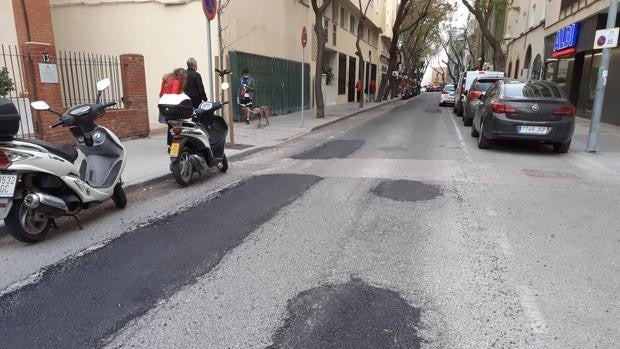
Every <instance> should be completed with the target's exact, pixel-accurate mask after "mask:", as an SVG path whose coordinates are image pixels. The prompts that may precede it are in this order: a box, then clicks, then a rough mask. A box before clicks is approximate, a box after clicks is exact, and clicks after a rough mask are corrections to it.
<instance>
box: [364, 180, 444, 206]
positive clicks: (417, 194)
mask: <svg viewBox="0 0 620 349" xmlns="http://www.w3.org/2000/svg"><path fill="white" fill-rule="evenodd" d="M372 193H373V194H375V195H377V196H380V197H383V198H388V199H392V200H396V201H412V202H416V201H428V200H432V199H434V198H436V197H438V196H439V195H441V190H440V188H439V187H438V186H435V185H430V184H426V183H422V182H417V181H410V180H385V181H382V182H381V183H379V184H378V185H377V186H376V187H374V188H373V189H372Z"/></svg>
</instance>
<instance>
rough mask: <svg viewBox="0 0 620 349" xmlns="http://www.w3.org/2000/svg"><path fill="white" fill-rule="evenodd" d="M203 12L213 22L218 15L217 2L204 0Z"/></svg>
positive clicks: (215, 0)
mask: <svg viewBox="0 0 620 349" xmlns="http://www.w3.org/2000/svg"><path fill="white" fill-rule="evenodd" d="M202 10H203V11H204V13H205V16H206V17H207V19H208V20H210V21H212V20H213V19H215V15H216V14H217V0H202Z"/></svg>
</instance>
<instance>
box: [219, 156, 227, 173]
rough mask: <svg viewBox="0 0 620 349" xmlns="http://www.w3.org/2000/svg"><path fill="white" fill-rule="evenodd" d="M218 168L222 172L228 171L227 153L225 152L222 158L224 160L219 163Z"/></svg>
mask: <svg viewBox="0 0 620 349" xmlns="http://www.w3.org/2000/svg"><path fill="white" fill-rule="evenodd" d="M217 168H218V169H219V170H220V172H223V173H226V171H228V159H227V158H226V154H224V158H223V159H222V161H221V162H220V163H219V164H217Z"/></svg>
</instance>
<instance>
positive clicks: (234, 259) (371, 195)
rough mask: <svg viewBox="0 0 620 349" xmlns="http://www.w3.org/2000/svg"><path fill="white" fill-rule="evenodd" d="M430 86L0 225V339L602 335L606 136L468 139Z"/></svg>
mask: <svg viewBox="0 0 620 349" xmlns="http://www.w3.org/2000/svg"><path fill="white" fill-rule="evenodd" d="M438 101H439V97H438V94H436V93H425V94H422V95H420V96H418V97H415V98H413V99H410V100H408V101H396V102H394V103H391V104H387V105H383V106H381V107H379V108H377V109H375V110H373V111H368V112H364V113H362V114H359V115H356V116H354V117H351V118H348V119H346V120H343V121H340V122H338V123H334V124H331V125H329V126H326V127H323V128H321V129H320V130H317V131H314V132H312V133H310V134H308V135H305V136H303V137H297V138H294V139H292V140H290V141H287V142H285V143H283V144H281V145H278V146H276V147H272V148H270V149H267V150H264V151H262V152H258V153H255V154H252V155H250V156H247V157H244V158H241V159H239V160H236V161H233V162H231V164H230V169H229V171H228V173H227V174H220V173H219V172H218V173H216V172H215V171H214V172H213V174H211V175H209V176H205V177H204V178H201V179H200V180H198V181H197V183H195V184H194V185H193V186H191V187H189V188H180V187H179V186H178V185H177V184H176V183H174V181H173V180H171V179H166V180H164V181H160V182H157V183H154V184H150V185H148V186H146V187H141V188H137V189H135V190H133V191H131V192H129V193H128V200H129V204H128V207H127V208H126V209H125V210H122V211H119V210H116V209H113V208H112V206H113V204H112V203H105V204H103V205H101V206H100V207H98V208H97V209H96V210H93V211H91V212H88V213H85V214H80V215H79V218H80V222H81V224H82V225H83V226H84V230H79V229H78V228H77V227H76V225H75V223H74V221H73V220H72V219H70V218H65V219H62V220H59V229H58V230H55V231H52V232H51V233H50V235H49V237H48V238H47V240H45V241H43V242H42V243H39V244H35V245H27V244H23V243H20V242H17V241H15V240H13V239H12V238H11V237H10V236H6V235H5V236H1V237H0V271H1V272H0V290H4V291H3V292H2V295H1V296H0V338H2V339H1V343H2V344H0V347H3V348H91V347H107V348H265V347H268V348H614V347H617V345H618V344H617V343H619V342H620V331H619V330H618V328H619V324H620V312H619V309H620V298H619V297H618V295H619V294H620V278H618V275H620V230H619V227H620V224H619V221H618V215H617V213H616V212H615V211H616V210H617V208H618V207H619V204H620V176H619V174H620V165H619V164H620V160H618V158H617V155H618V152H615V153H614V152H607V153H606V154H602V155H590V154H586V153H584V152H583V148H581V149H580V145H581V144H583V139H584V137H585V136H584V135H583V134H579V133H576V135H575V141H574V143H573V144H574V146H573V148H572V149H571V150H570V152H569V153H568V154H555V153H553V151H552V150H551V148H550V147H549V146H544V145H540V144H520V143H513V142H502V143H499V144H496V145H495V146H494V147H493V148H492V149H490V150H480V149H478V148H477V146H476V139H475V138H472V137H470V135H469V133H470V129H469V128H468V127H465V126H463V124H462V122H461V119H460V118H458V117H456V116H455V115H454V114H453V113H452V108H451V107H445V108H440V107H438ZM613 142H614V140H609V141H608V143H607V144H612V145H616V146H617V149H616V151H618V150H620V142H617V140H615V142H616V143H613Z"/></svg>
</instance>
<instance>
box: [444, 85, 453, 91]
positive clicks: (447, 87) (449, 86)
mask: <svg viewBox="0 0 620 349" xmlns="http://www.w3.org/2000/svg"><path fill="white" fill-rule="evenodd" d="M444 90H446V91H454V86H452V85H448V86H446V87H445V88H444Z"/></svg>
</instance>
